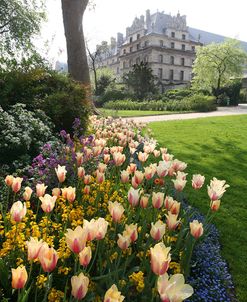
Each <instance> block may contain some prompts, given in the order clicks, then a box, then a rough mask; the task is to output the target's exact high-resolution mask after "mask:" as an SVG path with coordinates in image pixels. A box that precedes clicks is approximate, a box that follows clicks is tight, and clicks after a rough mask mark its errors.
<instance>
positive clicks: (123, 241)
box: [117, 234, 131, 250]
mask: <svg viewBox="0 0 247 302" xmlns="http://www.w3.org/2000/svg"><path fill="white" fill-rule="evenodd" d="M130 242H131V241H130V237H129V236H128V235H126V236H124V235H121V234H118V240H117V245H118V246H119V248H120V249H121V250H127V248H128V247H129V245H130Z"/></svg>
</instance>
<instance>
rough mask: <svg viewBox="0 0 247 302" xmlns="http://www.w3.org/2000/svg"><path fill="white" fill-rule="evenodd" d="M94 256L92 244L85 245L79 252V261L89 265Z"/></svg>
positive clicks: (83, 264) (84, 265) (85, 265)
mask: <svg viewBox="0 0 247 302" xmlns="http://www.w3.org/2000/svg"><path fill="white" fill-rule="evenodd" d="M91 258H92V249H91V247H90V246H86V247H84V249H83V250H82V251H81V252H80V253H79V261H80V264H81V265H82V266H83V267H87V266H88V264H89V262H90V261H91Z"/></svg>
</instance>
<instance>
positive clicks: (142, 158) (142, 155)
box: [138, 152, 149, 162]
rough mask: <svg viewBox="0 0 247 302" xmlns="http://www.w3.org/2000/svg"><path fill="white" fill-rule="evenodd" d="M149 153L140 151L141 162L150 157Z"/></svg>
mask: <svg viewBox="0 0 247 302" xmlns="http://www.w3.org/2000/svg"><path fill="white" fill-rule="evenodd" d="M148 156H149V155H148V154H147V153H145V152H139V153H138V159H139V161H140V162H145V161H146V160H147V159H148Z"/></svg>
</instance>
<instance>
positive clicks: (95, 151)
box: [93, 146, 102, 157]
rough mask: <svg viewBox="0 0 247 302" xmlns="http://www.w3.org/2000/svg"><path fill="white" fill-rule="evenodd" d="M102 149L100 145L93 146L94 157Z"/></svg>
mask: <svg viewBox="0 0 247 302" xmlns="http://www.w3.org/2000/svg"><path fill="white" fill-rule="evenodd" d="M101 151H102V147H101V146H96V147H93V155H94V156H95V157H96V156H99V155H100V153H101Z"/></svg>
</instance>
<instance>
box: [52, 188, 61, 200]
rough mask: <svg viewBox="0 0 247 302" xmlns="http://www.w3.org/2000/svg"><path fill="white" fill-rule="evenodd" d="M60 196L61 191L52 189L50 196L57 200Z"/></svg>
mask: <svg viewBox="0 0 247 302" xmlns="http://www.w3.org/2000/svg"><path fill="white" fill-rule="evenodd" d="M60 195H61V190H60V189H59V188H54V189H52V196H56V197H57V198H58V197H59V196H60Z"/></svg>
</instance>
